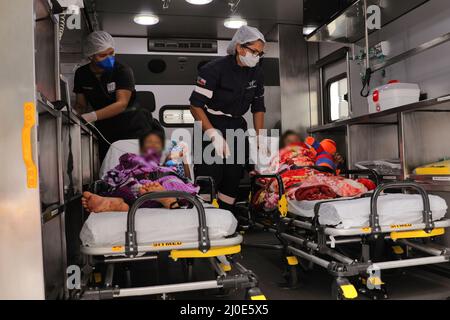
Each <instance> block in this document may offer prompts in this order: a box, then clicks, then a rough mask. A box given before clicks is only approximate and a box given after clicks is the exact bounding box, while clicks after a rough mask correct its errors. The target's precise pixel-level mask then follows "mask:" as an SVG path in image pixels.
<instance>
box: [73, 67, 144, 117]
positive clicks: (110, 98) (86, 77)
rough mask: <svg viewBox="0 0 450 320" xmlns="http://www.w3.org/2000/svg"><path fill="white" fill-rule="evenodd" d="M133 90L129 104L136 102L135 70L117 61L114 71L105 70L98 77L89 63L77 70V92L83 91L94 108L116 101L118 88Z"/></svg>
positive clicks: (98, 108)
mask: <svg viewBox="0 0 450 320" xmlns="http://www.w3.org/2000/svg"><path fill="white" fill-rule="evenodd" d="M122 89H123V90H130V91H132V95H131V99H130V103H129V105H132V104H133V103H134V99H135V96H136V91H135V83H134V75H133V70H132V69H131V68H130V67H128V66H125V65H123V64H121V63H119V62H117V61H116V63H115V65H114V69H113V70H112V72H104V73H103V74H102V75H101V77H100V78H99V79H98V78H97V77H96V76H95V74H94V72H92V70H91V68H90V67H89V64H87V65H85V66H82V67H80V68H78V69H77V71H76V72H75V80H74V89H73V92H75V93H83V94H84V96H85V97H86V100H87V101H88V102H89V104H90V105H91V106H92V108H93V109H94V110H100V109H102V108H104V107H107V106H109V105H110V104H113V103H115V102H116V101H117V100H116V90H122Z"/></svg>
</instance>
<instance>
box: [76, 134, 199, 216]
mask: <svg viewBox="0 0 450 320" xmlns="http://www.w3.org/2000/svg"><path fill="white" fill-rule="evenodd" d="M164 141H165V137H164V133H163V132H160V131H151V132H148V133H147V134H145V135H144V136H142V137H141V138H140V139H139V146H140V149H141V155H135V154H130V153H127V154H124V155H122V156H121V157H120V163H119V165H118V166H116V167H115V168H114V169H112V170H110V171H108V172H107V173H106V175H105V176H104V177H103V181H104V182H105V184H107V185H108V191H106V192H104V193H102V194H99V195H97V194H93V193H91V192H84V193H83V197H82V200H81V201H82V204H83V207H84V208H85V209H86V210H87V211H89V212H95V213H99V212H117V211H120V212H122V211H125V212H127V211H128V209H129V207H130V206H131V205H132V204H133V203H134V201H135V200H136V199H137V198H138V197H139V196H141V195H143V194H146V193H151V192H161V191H183V192H187V193H190V194H196V193H197V192H198V187H196V186H194V185H193V184H191V183H189V182H188V181H187V179H186V178H185V177H182V176H180V175H179V174H177V172H176V168H173V167H172V168H169V167H164V166H161V165H160V160H161V155H162V151H163V148H164ZM158 206H163V207H164V208H169V209H171V208H177V207H178V206H179V204H178V202H177V199H175V198H163V199H158V200H157V201H149V202H147V203H145V204H144V206H143V207H150V208H151V207H158Z"/></svg>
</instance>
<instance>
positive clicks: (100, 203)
mask: <svg viewBox="0 0 450 320" xmlns="http://www.w3.org/2000/svg"><path fill="white" fill-rule="evenodd" d="M81 203H82V205H83V207H84V208H85V209H86V210H87V211H89V212H96V213H99V212H118V211H119V212H128V209H129V207H128V205H127V204H126V203H125V201H123V199H121V198H107V197H101V196H98V195H96V194H93V193H91V192H84V193H83V197H82V198H81Z"/></svg>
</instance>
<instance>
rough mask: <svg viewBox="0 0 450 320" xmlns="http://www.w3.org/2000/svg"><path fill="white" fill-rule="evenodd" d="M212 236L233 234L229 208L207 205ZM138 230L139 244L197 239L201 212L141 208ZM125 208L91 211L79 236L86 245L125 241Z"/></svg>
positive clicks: (208, 223)
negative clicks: (122, 209) (120, 210)
mask: <svg viewBox="0 0 450 320" xmlns="http://www.w3.org/2000/svg"><path fill="white" fill-rule="evenodd" d="M205 212H206V223H207V226H208V227H209V236H210V240H217V239H222V238H224V237H227V236H231V235H233V234H234V233H235V231H236V228H237V220H236V218H235V217H234V216H233V214H232V213H231V212H229V211H226V210H221V209H216V208H212V207H211V208H205ZM135 218H136V220H135V222H136V233H137V240H138V243H139V244H148V243H154V242H177V241H179V242H190V241H198V214H197V210H196V209H195V208H193V209H173V210H170V209H164V208H154V209H146V208H145V209H138V211H137V212H136V217H135ZM126 229H127V213H126V212H103V213H92V214H91V215H89V217H88V219H87V220H86V222H85V223H84V226H83V228H82V230H81V233H80V239H81V242H82V244H83V245H84V246H90V247H99V246H115V245H123V244H124V243H125V232H126Z"/></svg>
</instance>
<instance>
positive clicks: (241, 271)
mask: <svg viewBox="0 0 450 320" xmlns="http://www.w3.org/2000/svg"><path fill="white" fill-rule="evenodd" d="M162 198H177V199H183V200H185V201H187V202H188V203H189V204H190V205H192V206H193V207H195V208H196V211H197V215H198V220H199V227H198V241H195V242H189V243H180V242H172V243H146V244H139V243H138V237H137V236H138V235H137V233H136V228H135V215H136V212H137V210H138V209H139V208H140V207H141V206H142V205H143V204H144V203H146V202H148V201H154V200H157V199H162ZM164 210H167V209H164ZM241 242H242V236H241V235H240V234H234V235H233V236H231V237H228V238H223V239H218V240H210V239H209V233H208V227H207V225H206V215H205V208H204V207H203V204H202V202H201V201H200V200H199V199H198V198H197V197H196V196H193V195H191V194H189V193H185V192H179V191H165V192H155V193H148V194H145V195H142V196H140V197H139V198H138V199H137V200H136V201H135V202H134V204H133V205H132V206H131V208H130V209H129V211H128V213H127V231H126V234H125V243H124V245H121V246H110V247H105V246H101V247H86V246H82V247H81V252H82V253H83V254H84V256H85V263H84V266H83V268H82V271H83V272H82V273H83V277H82V281H81V282H82V284H81V290H77V291H75V292H73V293H72V296H73V297H74V298H76V299H87V300H94V299H95V300H97V299H114V298H122V297H135V296H142V295H162V297H163V298H164V299H165V298H167V294H171V293H179V292H188V291H197V290H207V289H222V290H229V289H235V290H237V289H244V290H246V298H248V299H250V300H265V296H264V295H263V294H262V293H261V291H260V290H259V288H258V279H257V277H256V276H255V274H254V273H253V272H252V271H250V270H248V269H246V268H245V267H244V266H242V265H241V264H240V263H238V262H235V261H234V260H233V256H234V255H236V254H238V253H239V252H240V251H241V246H240V244H241ZM167 251H170V257H171V258H172V259H173V260H174V261H177V260H184V261H187V267H188V282H183V283H179V284H169V285H156V286H146V287H135V288H119V287H118V286H115V285H114V284H113V276H114V267H115V264H117V263H125V262H132V263H134V262H140V261H148V260H156V259H158V255H157V253H160V252H167ZM193 259H208V260H209V262H210V264H211V266H212V268H213V270H214V271H215V272H216V275H217V278H216V279H213V280H210V281H192V279H191V278H192V267H193V263H192V261H193ZM99 263H103V264H106V272H105V276H104V281H103V283H104V284H103V286H102V287H89V284H90V279H91V278H92V276H93V271H94V269H95V266H96V265H97V264H99ZM232 266H234V267H235V268H236V270H237V271H238V273H237V274H233V275H231V274H230V273H229V272H230V271H231V269H232ZM128 277H129V275H128ZM130 285H131V284H130V283H129V284H127V287H128V286H130Z"/></svg>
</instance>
